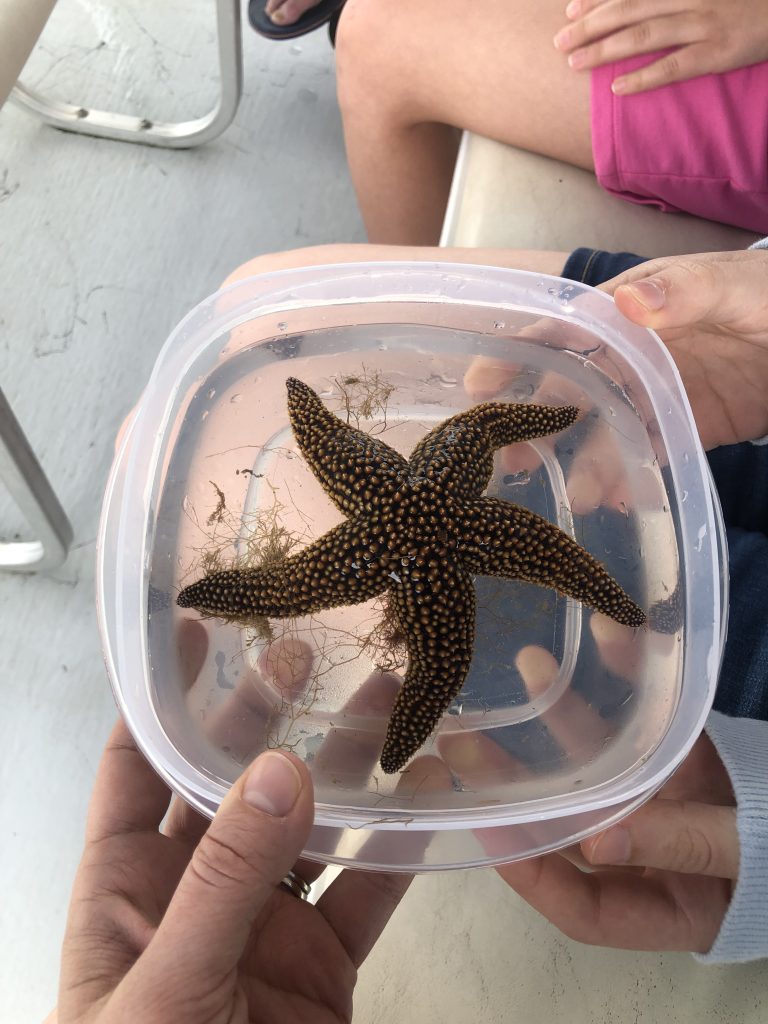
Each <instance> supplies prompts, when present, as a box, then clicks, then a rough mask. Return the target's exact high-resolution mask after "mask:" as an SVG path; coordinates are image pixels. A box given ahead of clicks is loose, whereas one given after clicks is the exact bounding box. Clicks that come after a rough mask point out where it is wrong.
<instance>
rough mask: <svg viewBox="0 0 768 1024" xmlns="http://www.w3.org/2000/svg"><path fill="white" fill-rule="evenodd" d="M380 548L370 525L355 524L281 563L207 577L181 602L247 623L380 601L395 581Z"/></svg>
mask: <svg viewBox="0 0 768 1024" xmlns="http://www.w3.org/2000/svg"><path fill="white" fill-rule="evenodd" d="M380 548H381V544H380V542H379V541H377V540H376V539H375V538H374V537H372V536H371V535H370V534H369V533H368V531H367V529H366V524H365V523H364V522H362V521H355V520H350V521H347V522H344V523H341V524H340V525H339V526H336V527H334V528H333V529H332V530H329V531H328V532H327V533H324V534H323V536H322V537H319V538H318V539H317V540H316V541H313V542H312V543H311V544H309V545H308V546H307V547H306V548H304V549H303V550H302V551H299V552H298V554H296V555H293V556H291V557H290V558H286V560H285V561H284V562H280V563H278V564H277V565H270V566H264V567H262V568H255V569H228V570H225V571H224V572H217V573H212V574H211V575H209V576H205V577H203V579H201V580H198V581H197V582H196V583H193V584H191V585H190V586H188V587H185V588H184V589H183V590H182V591H181V593H180V594H179V596H178V598H177V603H178V604H179V605H180V606H181V607H182V608H196V609H197V610H198V611H200V612H203V613H204V614H206V615H215V616H219V617H221V618H231V619H234V620H236V621H243V622H247V621H248V620H249V619H251V618H253V617H254V616H260V615H267V616H273V617H275V618H283V617H285V616H289V615H307V614H310V613H312V612H318V611H321V610H325V609H328V608H336V607H339V606H340V605H347V604H358V603H360V602H361V601H367V600H369V599H370V598H372V597H377V596H378V595H379V594H381V593H383V592H384V590H385V589H386V586H387V584H388V583H389V582H391V581H390V579H389V577H388V575H387V574H388V572H389V569H388V568H387V567H385V565H384V564H382V563H383V560H382V559H381V558H380Z"/></svg>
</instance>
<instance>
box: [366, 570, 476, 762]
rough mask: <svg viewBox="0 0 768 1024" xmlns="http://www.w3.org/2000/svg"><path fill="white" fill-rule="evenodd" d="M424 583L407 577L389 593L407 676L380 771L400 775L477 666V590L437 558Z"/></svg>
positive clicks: (388, 736) (460, 573)
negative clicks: (474, 654)
mask: <svg viewBox="0 0 768 1024" xmlns="http://www.w3.org/2000/svg"><path fill="white" fill-rule="evenodd" d="M422 575H423V577H424V582H423V583H422V582H421V580H419V581H418V582H416V581H414V580H413V579H412V578H410V577H406V576H403V577H402V579H401V582H400V583H398V584H397V585H395V586H393V587H391V588H390V596H391V600H392V606H393V609H394V611H395V615H396V617H397V621H398V624H399V626H400V628H401V630H402V631H403V633H404V634H405V638H406V641H405V642H406V647H407V649H408V670H407V672H406V674H405V680H404V681H403V685H402V687H401V689H400V692H399V693H398V696H397V700H396V701H395V706H394V708H393V710H392V715H391V717H390V720H389V725H388V727H387V735H386V739H385V741H384V748H383V750H382V754H381V767H382V769H383V770H384V772H385V773H387V774H392V773H393V772H397V771H400V770H401V769H402V768H403V767H404V766H405V765H406V764H407V762H408V761H409V760H410V759H411V757H412V756H413V755H414V754H415V753H416V751H417V750H418V749H419V747H421V746H422V744H423V743H425V742H426V740H427V739H428V738H429V736H430V734H431V733H432V731H433V730H434V729H435V727H436V725H437V724H438V722H439V721H440V718H441V717H442V715H443V712H444V711H445V710H446V708H447V707H448V706H449V705H450V703H451V701H452V700H453V699H454V697H456V695H457V694H458V693H459V691H460V690H461V687H462V686H463V684H464V679H465V678H466V675H467V672H468V671H469V665H470V662H471V660H472V645H473V642H474V635H475V588H474V584H473V582H472V579H471V577H470V576H469V575H468V574H467V573H466V572H465V571H464V569H463V568H462V566H461V565H460V564H458V563H453V564H451V563H450V562H448V563H446V562H445V560H444V559H440V558H438V557H435V558H434V559H433V560H432V561H431V562H428V563H427V564H426V567H425V570H424V572H423V574H422Z"/></svg>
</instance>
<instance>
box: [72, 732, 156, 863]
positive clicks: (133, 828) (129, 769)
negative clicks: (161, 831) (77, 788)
mask: <svg viewBox="0 0 768 1024" xmlns="http://www.w3.org/2000/svg"><path fill="white" fill-rule="evenodd" d="M170 799H171V794H170V791H169V790H168V787H167V786H166V785H165V783H164V782H163V781H162V779H161V778H160V777H159V776H158V775H157V774H156V773H155V771H154V770H153V769H152V768H151V767H150V765H149V764H148V763H147V762H146V761H145V759H144V756H143V754H141V752H140V751H139V749H138V747H137V746H136V743H135V741H134V739H133V737H132V736H131V734H130V732H129V731H128V727H127V726H126V724H125V723H124V722H123V721H122V719H121V720H120V721H119V722H118V723H117V724H116V725H115V727H114V729H113V730H112V733H111V735H110V737H109V740H108V741H107V745H106V747H105V749H104V753H103V754H102V758H101V763H100V764H99V770H98V772H97V774H96V784H95V786H94V790H93V797H92V799H91V805H90V810H89V812H88V824H87V827H86V843H96V842H100V841H101V840H102V839H107V838H109V837H110V836H117V835H123V834H125V833H129V832H145V831H157V829H158V828H159V826H160V822H161V821H162V820H163V817H164V816H165V812H166V811H167V809H168V804H169V802H170Z"/></svg>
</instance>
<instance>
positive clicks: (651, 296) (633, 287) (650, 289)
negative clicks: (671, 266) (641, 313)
mask: <svg viewBox="0 0 768 1024" xmlns="http://www.w3.org/2000/svg"><path fill="white" fill-rule="evenodd" d="M625 288H626V289H627V290H628V291H630V292H631V293H632V296H633V298H634V299H635V301H636V302H639V303H640V305H641V306H645V308H646V309H651V310H656V309H661V307H662V306H663V305H664V304H665V302H666V301H667V296H666V293H665V291H664V288H663V287H662V286H661V285H660V284H659V282H658V281H653V280H651V281H638V282H637V283H636V284H628V285H625Z"/></svg>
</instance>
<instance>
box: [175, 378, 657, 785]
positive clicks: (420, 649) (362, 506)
mask: <svg viewBox="0 0 768 1024" xmlns="http://www.w3.org/2000/svg"><path fill="white" fill-rule="evenodd" d="M287 387H288V410H289V414H290V419H291V425H292V427H293V432H294V435H295V437H296V441H297V443H298V446H299V448H300V450H301V452H302V455H303V456H304V458H305V459H306V460H307V462H308V463H309V466H310V468H311V469H312V472H313V473H314V474H315V476H316V477H317V479H318V480H319V481H320V483H321V484H322V486H323V489H324V490H325V492H326V493H327V494H328V496H329V497H330V498H331V500H332V501H333V502H334V504H335V505H336V506H337V507H338V508H339V509H340V510H341V511H342V512H343V513H344V515H345V516H346V517H347V518H346V520H345V521H344V522H343V523H341V524H340V525H339V526H336V527H334V528H333V529H332V530H329V531H328V532H327V533H325V534H324V535H323V536H322V537H319V538H318V539H317V540H316V541H314V542H313V543H312V544H309V545H308V546H307V547H306V548H304V549H303V550H302V551H300V552H299V553H298V554H296V555H293V556H292V557H291V558H287V559H286V560H285V561H284V562H282V563H280V564H279V565H276V566H270V567H268V568H267V567H265V568H257V569H232V570H229V571H225V572H217V573H213V574H211V575H209V576H206V577H204V578H203V579H201V580H198V582H196V583H193V584H192V585H191V586H188V587H185V588H184V589H183V590H182V591H181V593H180V594H179V597H178V603H179V604H180V605H181V607H182V608H190V607H192V608H196V609H198V610H199V611H201V612H203V613H205V614H208V615H215V616H221V617H225V618H230V619H231V618H234V619H236V620H243V621H248V620H249V619H251V618H252V617H254V616H259V615H266V616H274V617H276V618H284V617H286V616H293V615H305V614H309V613H312V612H318V611H321V610H324V609H328V608H334V607H338V606H340V605H349V604H357V603H358V602H361V601H367V600H368V599H369V598H373V597H377V596H379V595H380V594H383V593H384V592H385V591H387V592H388V594H389V599H390V602H391V607H392V610H393V612H394V615H395V618H396V621H397V624H398V626H399V627H400V630H401V631H402V633H403V635H404V637H405V642H406V647H407V651H408V668H407V671H406V674H405V680H404V682H403V686H402V688H401V690H400V692H399V694H398V697H397V700H396V702H395V706H394V708H393V711H392V716H391V718H390V721H389V726H388V729H387V736H386V740H385V742H384V749H383V751H382V755H381V767H382V768H383V770H384V771H385V772H387V773H391V772H396V771H399V770H400V769H401V768H403V767H404V765H405V764H406V763H407V762H408V760H409V759H410V758H411V757H412V756H413V754H414V753H415V752H416V751H417V750H418V749H419V747H420V746H421V745H422V744H423V743H424V742H425V741H426V740H427V738H428V737H429V735H430V733H431V732H432V731H433V729H434V728H435V726H436V725H437V723H438V722H439V720H440V717H441V716H442V714H443V712H444V711H445V710H446V708H447V707H448V706H449V704H450V703H451V701H452V700H453V698H454V697H455V696H456V695H457V694H458V693H459V691H460V690H461V687H462V685H463V683H464V679H465V677H466V675H467V672H468V671H469V665H470V661H471V659H472V645H473V642H474V635H475V589H474V585H473V582H472V578H473V576H474V575H482V576H503V577H508V578H513V579H521V580H528V581H530V582H532V583H539V584H541V585H543V586H546V587H553V588H554V589H555V590H557V591H559V592H560V593H562V594H565V595H567V596H569V597H573V598H576V599H577V600H579V601H583V602H584V603H585V604H587V605H589V606H590V607H591V608H595V609H597V610H598V611H601V612H604V613H605V614H606V615H609V616H610V617H611V618H612V619H615V620H616V621H617V622H621V623H624V624H626V625H629V626H640V625H642V623H644V622H645V614H644V613H643V612H642V610H641V609H640V608H639V607H638V606H637V605H636V604H635V603H634V602H633V601H632V600H630V598H629V597H628V596H627V595H626V594H625V593H624V591H623V590H622V588H621V587H620V586H619V584H618V583H616V581H615V580H613V579H612V578H611V577H610V576H609V575H608V573H607V572H606V571H605V569H604V568H603V567H602V566H601V565H600V563H599V562H597V561H596V560H595V559H594V558H593V557H592V556H591V555H590V554H589V553H588V552H587V551H585V550H584V549H583V548H582V547H580V546H579V545H578V544H576V542H575V541H573V540H572V539H571V538H570V537H569V536H568V535H567V534H566V533H563V531H562V530H560V529H558V527H556V526H554V525H553V524H552V523H549V522H547V520H546V519H542V518H541V516H538V515H535V514H534V513H533V512H529V511H528V509H525V508H522V507H520V506H519V505H513V504H512V503H511V502H508V501H502V500H500V499H498V498H488V497H483V496H482V494H483V491H484V490H485V488H486V487H487V486H488V483H489V481H490V479H491V474H492V472H493V453H494V451H495V450H496V449H497V448H501V447H502V446H503V445H508V444H512V443H513V442H515V441H526V440H529V439H531V438H535V437H543V436H545V435H547V434H553V433H556V432H557V431H560V430H563V429H564V428H565V427H567V426H569V425H570V424H572V423H573V422H574V420H575V419H576V417H577V415H578V410H577V409H575V408H574V407H573V406H566V407H563V408H554V407H550V406H543V405H515V404H507V403H502V402H486V403H484V404H483V405H478V406H475V407H474V408H472V409H469V410H467V412H463V413H459V414H458V415H456V416H452V417H451V418H450V419H448V420H445V421H444V422H443V423H441V424H439V425H438V426H437V427H435V429H434V430H432V431H431V432H430V433H429V434H427V436H426V437H425V438H424V439H423V440H422V441H421V442H420V443H419V444H418V445H417V446H416V448H415V449H414V451H413V453H412V454H411V457H410V459H408V460H406V459H404V458H403V457H402V456H401V455H399V454H398V453H397V452H396V451H394V449H392V448H390V447H389V445H387V444H385V443H384V442H383V441H380V440H377V439H376V438H373V437H371V436H370V435H368V434H365V433H363V432H362V431H360V430H355V429H354V428H353V427H350V426H349V425H348V424H346V423H344V422H343V421H342V420H340V419H339V418H338V417H337V416H335V415H334V414H333V413H332V412H330V411H329V410H328V409H326V408H325V406H324V405H323V403H322V402H321V401H320V399H319V398H318V396H317V395H316V394H315V392H314V391H313V390H312V389H311V388H310V387H308V386H307V385H306V384H303V383H302V382H301V381H299V380H296V379H295V378H293V377H291V378H289V380H288V381H287Z"/></svg>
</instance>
